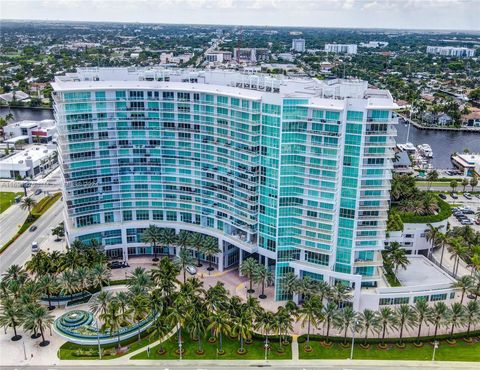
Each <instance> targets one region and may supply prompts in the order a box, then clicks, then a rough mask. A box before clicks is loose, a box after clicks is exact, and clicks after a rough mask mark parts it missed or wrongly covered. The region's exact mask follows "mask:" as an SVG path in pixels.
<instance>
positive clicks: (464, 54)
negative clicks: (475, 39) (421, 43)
mask: <svg viewBox="0 0 480 370" xmlns="http://www.w3.org/2000/svg"><path fill="white" fill-rule="evenodd" d="M427 54H435V55H442V56H447V57H460V58H471V57H473V56H474V55H475V49H470V48H459V47H453V46H427Z"/></svg>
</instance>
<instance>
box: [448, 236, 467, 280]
mask: <svg viewBox="0 0 480 370" xmlns="http://www.w3.org/2000/svg"><path fill="white" fill-rule="evenodd" d="M449 244H450V253H451V257H450V258H453V259H454V263H453V271H452V272H453V275H454V276H455V277H456V276H457V271H458V266H459V265H460V259H461V258H462V256H463V255H464V254H465V252H466V250H467V249H468V247H467V246H466V245H465V244H464V242H463V240H462V237H456V238H452V239H450V241H449Z"/></svg>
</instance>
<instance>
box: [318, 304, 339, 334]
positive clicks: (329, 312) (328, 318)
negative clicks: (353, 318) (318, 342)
mask: <svg viewBox="0 0 480 370" xmlns="http://www.w3.org/2000/svg"><path fill="white" fill-rule="evenodd" d="M337 314H338V307H337V304H336V303H335V302H328V303H327V305H326V306H325V307H324V308H323V312H322V316H323V321H324V323H325V325H326V327H327V332H326V335H325V343H329V339H330V326H331V324H332V322H333V319H334V318H335V317H336V316H337Z"/></svg>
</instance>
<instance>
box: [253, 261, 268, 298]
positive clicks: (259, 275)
mask: <svg viewBox="0 0 480 370" xmlns="http://www.w3.org/2000/svg"><path fill="white" fill-rule="evenodd" d="M253 280H254V281H255V282H256V283H260V284H261V286H262V292H261V293H260V295H259V296H258V298H260V299H265V298H267V296H266V295H265V285H267V286H268V285H270V284H272V283H273V273H272V272H271V271H270V269H269V268H268V267H266V266H264V265H261V264H258V265H257V269H256V270H255V273H254V276H253Z"/></svg>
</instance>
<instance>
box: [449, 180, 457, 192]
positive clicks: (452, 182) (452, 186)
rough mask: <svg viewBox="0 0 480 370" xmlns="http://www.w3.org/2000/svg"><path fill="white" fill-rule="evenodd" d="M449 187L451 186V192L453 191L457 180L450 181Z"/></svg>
mask: <svg viewBox="0 0 480 370" xmlns="http://www.w3.org/2000/svg"><path fill="white" fill-rule="evenodd" d="M450 187H451V188H452V192H455V189H456V188H457V187H458V181H457V180H452V181H450Z"/></svg>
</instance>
